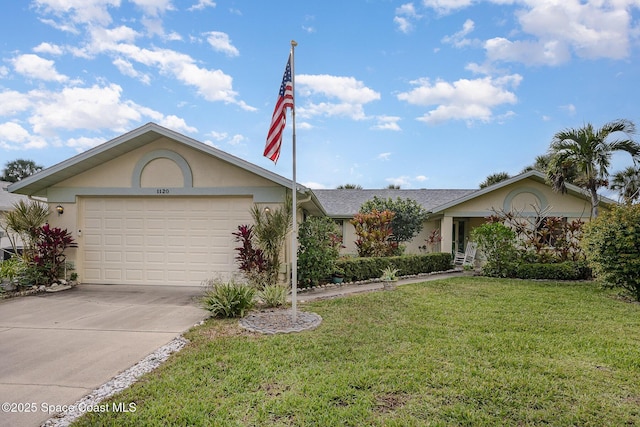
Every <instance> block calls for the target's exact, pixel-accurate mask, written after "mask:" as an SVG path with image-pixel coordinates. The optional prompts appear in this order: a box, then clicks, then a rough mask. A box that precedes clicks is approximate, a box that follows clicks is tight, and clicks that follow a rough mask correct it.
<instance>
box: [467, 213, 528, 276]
mask: <svg viewBox="0 0 640 427" xmlns="http://www.w3.org/2000/svg"><path fill="white" fill-rule="evenodd" d="M471 239H472V240H473V241H475V242H476V243H478V248H479V249H480V251H481V252H482V253H483V254H484V256H485V258H486V260H487V262H486V264H485V265H484V266H483V267H482V273H483V274H484V275H486V276H494V277H512V276H513V274H514V270H515V268H516V260H517V251H516V233H515V232H514V231H513V230H511V228H509V227H507V226H506V225H504V224H501V223H499V222H492V223H486V224H482V225H481V226H479V227H476V228H474V229H473V231H471Z"/></svg>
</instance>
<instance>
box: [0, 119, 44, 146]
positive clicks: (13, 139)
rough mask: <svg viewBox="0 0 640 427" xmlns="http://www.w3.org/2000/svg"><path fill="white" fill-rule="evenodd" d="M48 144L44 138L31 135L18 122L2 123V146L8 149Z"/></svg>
mask: <svg viewBox="0 0 640 427" xmlns="http://www.w3.org/2000/svg"><path fill="white" fill-rule="evenodd" d="M46 146H47V142H46V141H45V140H44V139H43V138H41V137H38V136H33V135H31V134H30V133H29V131H28V130H27V129H25V128H24V127H22V126H21V125H19V124H18V123H14V122H6V123H0V147H2V148H5V149H7V150H24V149H30V148H43V147H46Z"/></svg>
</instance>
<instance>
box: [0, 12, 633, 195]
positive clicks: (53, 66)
mask: <svg viewBox="0 0 640 427" xmlns="http://www.w3.org/2000/svg"><path fill="white" fill-rule="evenodd" d="M1 8H2V9H1V12H2V13H0V56H1V59H0V163H1V165H0V166H2V167H4V165H5V164H6V162H8V161H11V160H15V159H18V158H25V159H31V160H34V161H36V162H37V163H39V164H41V165H43V166H45V167H48V166H52V165H54V164H56V163H58V162H61V161H63V160H65V159H67V158H69V157H71V156H73V155H76V154H77V153H79V152H82V151H85V150H87V149H89V148H91V147H94V146H96V145H98V144H100V143H102V142H105V141H107V140H109V139H111V138H114V137H116V136H119V135H121V134H122V133H124V132H127V131H129V130H132V129H134V128H136V127H138V126H141V125H143V124H145V123H147V122H156V123H158V124H160V125H163V126H166V127H168V128H170V129H173V130H175V131H177V132H180V133H183V134H185V135H188V136H190V137H192V138H195V139H197V140H199V141H202V142H205V143H207V144H210V145H213V146H215V147H217V148H219V149H221V150H224V151H226V152H228V153H231V154H233V155H235V156H238V157H240V158H243V159H245V160H248V161H250V162H252V163H255V164H257V165H259V166H261V167H264V168H266V169H268V170H271V171H273V172H275V173H278V174H280V175H283V176H285V177H288V178H290V177H291V172H292V157H291V118H290V116H289V119H288V124H287V130H286V131H285V134H284V140H283V152H282V155H281V157H280V160H279V161H278V163H277V164H273V163H272V162H271V161H270V160H268V159H266V158H264V157H263V156H262V151H263V149H264V144H265V138H266V133H267V130H268V127H269V123H270V120H271V114H272V111H273V107H274V105H275V100H276V96H277V92H278V89H279V86H280V82H281V79H282V73H283V71H284V67H285V63H286V60H287V56H288V53H289V48H290V41H291V40H292V39H294V40H296V41H297V43H298V47H297V48H296V50H295V76H296V124H297V126H296V133H297V178H298V181H299V182H300V183H303V184H305V185H308V186H310V187H312V188H335V187H336V186H338V185H341V184H347V183H353V184H359V185H361V186H363V187H364V188H383V187H386V186H388V185H389V184H395V185H400V186H401V188H406V189H410V188H477V186H478V184H479V183H480V182H481V181H483V180H484V179H485V178H486V176H487V175H489V174H491V173H494V172H501V171H505V172H508V173H510V174H512V175H514V174H517V173H519V172H520V171H521V170H522V169H523V168H524V167H525V166H527V165H529V164H531V163H533V161H534V158H535V157H536V156H537V155H540V154H543V153H544V152H545V151H546V149H547V147H548V145H549V142H550V141H551V138H552V137H553V134H554V133H555V132H557V131H559V130H562V129H565V128H568V127H580V126H582V125H583V124H584V123H586V122H591V123H593V124H594V125H596V126H600V125H602V124H604V123H605V122H608V121H611V120H614V119H618V118H625V119H630V120H632V121H634V122H636V124H638V125H640V114H638V102H639V99H640V96H639V92H640V85H638V81H640V80H639V79H640V60H639V58H638V52H639V48H640V46H639V42H640V25H639V24H640V23H639V18H640V0H598V1H584V0H582V1H578V0H488V1H480V0H422V1H419V0H417V1H414V2H402V1H384V0H370V1H364V0H349V1H340V2H337V1H334V0H323V1H298V2H296V1H280V0H270V1H240V0H236V1H224V0H34V1H5V2H3V3H2V6H1ZM629 164H631V162H630V159H627V158H624V157H619V158H616V159H615V162H614V168H613V169H614V170H615V169H622V168H623V167H624V166H627V165H629Z"/></svg>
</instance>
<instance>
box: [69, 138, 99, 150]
mask: <svg viewBox="0 0 640 427" xmlns="http://www.w3.org/2000/svg"><path fill="white" fill-rule="evenodd" d="M103 142H104V138H100V137H95V138H88V137H80V138H69V139H68V140H67V142H66V143H65V144H64V145H65V146H67V147H70V148H73V149H75V151H76V152H77V153H82V152H83V151H87V150H88V149H90V148H93V147H96V146H98V145H100V144H102V143H103Z"/></svg>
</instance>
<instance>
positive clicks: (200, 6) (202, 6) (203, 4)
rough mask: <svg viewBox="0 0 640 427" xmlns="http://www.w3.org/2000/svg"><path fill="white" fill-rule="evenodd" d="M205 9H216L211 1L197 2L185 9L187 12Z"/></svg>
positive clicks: (200, 0) (201, 0) (202, 0)
mask: <svg viewBox="0 0 640 427" xmlns="http://www.w3.org/2000/svg"><path fill="white" fill-rule="evenodd" d="M207 7H216V3H215V2H214V1H212V0H199V1H198V3H196V4H194V5H193V6H191V7H190V8H189V9H187V10H188V11H189V12H193V11H195V10H203V9H206V8H207Z"/></svg>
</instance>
